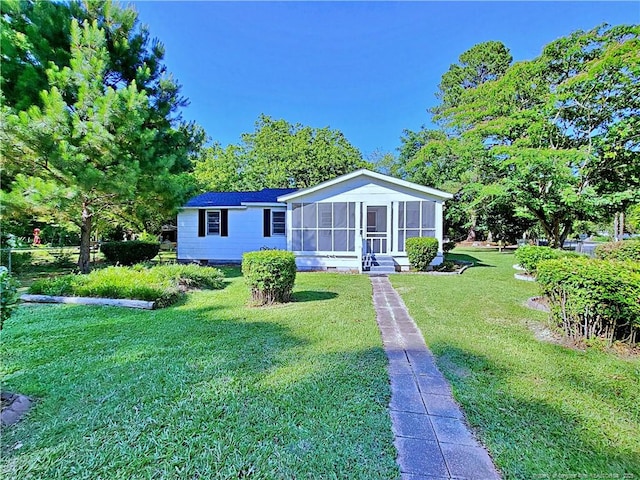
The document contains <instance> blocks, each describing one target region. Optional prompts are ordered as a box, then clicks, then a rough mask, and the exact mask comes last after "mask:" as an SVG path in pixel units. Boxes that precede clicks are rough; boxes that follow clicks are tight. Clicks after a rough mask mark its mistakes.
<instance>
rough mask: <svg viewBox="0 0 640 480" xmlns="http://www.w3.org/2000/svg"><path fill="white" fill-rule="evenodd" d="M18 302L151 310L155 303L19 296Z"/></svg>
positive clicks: (111, 299)
mask: <svg viewBox="0 0 640 480" xmlns="http://www.w3.org/2000/svg"><path fill="white" fill-rule="evenodd" d="M20 300H22V301H23V302H29V303H69V304H77V305H108V306H112V307H126V308H139V309H143V310H153V309H154V308H155V307H156V302H147V301H144V300H129V299H125V298H95V297H56V296H52V295H28V294H25V295H21V296H20Z"/></svg>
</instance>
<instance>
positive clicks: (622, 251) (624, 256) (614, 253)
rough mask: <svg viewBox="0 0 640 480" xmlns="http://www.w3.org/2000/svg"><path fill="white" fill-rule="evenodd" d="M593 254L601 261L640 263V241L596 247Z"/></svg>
mask: <svg viewBox="0 0 640 480" xmlns="http://www.w3.org/2000/svg"><path fill="white" fill-rule="evenodd" d="M595 254H596V257H597V258H601V259H608V260H631V261H634V262H640V240H625V241H623V242H609V243H605V244H603V245H598V246H597V247H596V250H595Z"/></svg>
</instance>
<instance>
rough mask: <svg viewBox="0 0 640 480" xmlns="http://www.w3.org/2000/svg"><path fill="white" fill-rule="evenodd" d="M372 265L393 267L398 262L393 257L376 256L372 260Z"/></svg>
mask: <svg viewBox="0 0 640 480" xmlns="http://www.w3.org/2000/svg"><path fill="white" fill-rule="evenodd" d="M371 264H372V265H380V266H385V267H393V266H395V264H396V262H395V261H394V260H393V257H383V256H375V257H373V258H372V259H371Z"/></svg>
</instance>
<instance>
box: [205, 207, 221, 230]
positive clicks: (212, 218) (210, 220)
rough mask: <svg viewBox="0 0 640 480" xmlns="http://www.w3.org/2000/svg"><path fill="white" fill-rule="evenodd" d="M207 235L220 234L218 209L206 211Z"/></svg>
mask: <svg viewBox="0 0 640 480" xmlns="http://www.w3.org/2000/svg"><path fill="white" fill-rule="evenodd" d="M207 235H220V210H211V211H208V212H207Z"/></svg>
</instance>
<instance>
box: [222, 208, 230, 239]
mask: <svg viewBox="0 0 640 480" xmlns="http://www.w3.org/2000/svg"><path fill="white" fill-rule="evenodd" d="M220 236H221V237H228V236H229V210H228V209H226V208H223V209H222V210H220Z"/></svg>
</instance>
